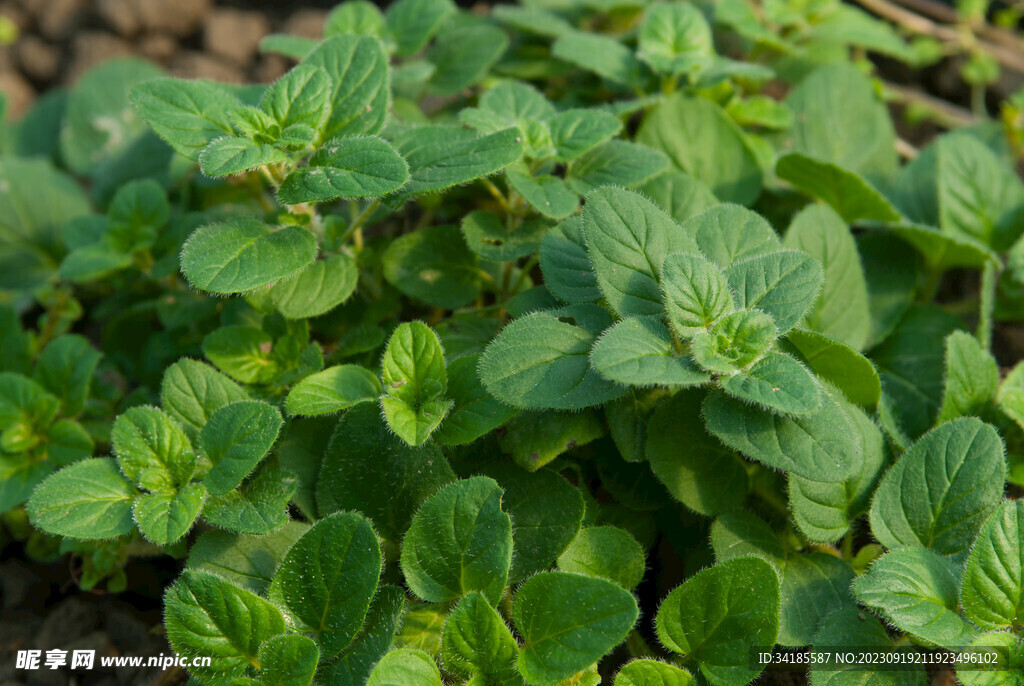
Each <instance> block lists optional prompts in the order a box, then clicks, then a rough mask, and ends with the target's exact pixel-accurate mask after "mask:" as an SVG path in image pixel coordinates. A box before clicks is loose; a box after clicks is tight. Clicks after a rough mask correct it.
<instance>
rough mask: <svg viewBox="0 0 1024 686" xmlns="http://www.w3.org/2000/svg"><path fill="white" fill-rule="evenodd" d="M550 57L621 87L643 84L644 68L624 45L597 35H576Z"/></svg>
mask: <svg viewBox="0 0 1024 686" xmlns="http://www.w3.org/2000/svg"><path fill="white" fill-rule="evenodd" d="M551 55H552V56H553V57H557V58H558V59H560V60H563V61H565V62H568V63H569V64H573V65H575V66H577V67H579V68H581V69H585V70H587V71H590V72H593V73H595V74H597V75H598V76H600V77H602V78H605V79H608V80H609V81H611V82H613V83H616V84H618V85H620V86H628V87H633V86H635V85H636V84H638V83H640V81H641V75H642V73H643V72H642V68H643V67H642V65H641V64H640V62H639V61H638V60H637V59H636V57H635V56H634V55H633V51H632V50H630V49H629V48H627V47H626V46H625V45H623V44H622V43H620V42H618V41H617V40H614V39H612V38H609V37H607V36H602V35H599V34H596V33H586V32H583V31H573V32H572V33H568V34H566V35H564V36H560V37H559V38H558V40H556V41H555V42H554V44H553V45H552V46H551Z"/></svg>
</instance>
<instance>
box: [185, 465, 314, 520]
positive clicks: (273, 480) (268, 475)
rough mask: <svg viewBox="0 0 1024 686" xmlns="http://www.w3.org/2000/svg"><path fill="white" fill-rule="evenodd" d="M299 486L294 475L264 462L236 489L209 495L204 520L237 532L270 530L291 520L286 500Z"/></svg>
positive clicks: (289, 500) (287, 500)
mask: <svg viewBox="0 0 1024 686" xmlns="http://www.w3.org/2000/svg"><path fill="white" fill-rule="evenodd" d="M298 487H299V484H298V481H297V479H296V478H295V475H294V474H292V473H291V472H286V471H284V470H282V469H278V468H277V467H275V466H272V465H271V464H270V463H269V462H264V463H263V464H261V465H260V466H259V467H258V468H257V469H256V471H255V473H254V474H253V475H252V476H251V477H249V478H248V479H247V480H246V481H245V483H243V484H242V485H241V486H239V487H238V488H236V489H234V490H232V491H228V492H227V493H225V494H224V495H211V496H210V497H208V498H207V499H206V504H205V505H203V519H205V520H206V521H207V522H209V523H210V524H213V525H214V526H217V527H220V528H222V529H227V530H228V531H235V532H237V533H243V534H267V533H270V532H271V531H274V530H276V529H279V528H281V527H282V526H285V525H286V524H287V523H288V522H289V521H290V517H289V515H288V503H289V502H291V499H292V497H294V495H295V491H296V490H297V489H298Z"/></svg>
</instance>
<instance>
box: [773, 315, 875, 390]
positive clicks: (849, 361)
mask: <svg viewBox="0 0 1024 686" xmlns="http://www.w3.org/2000/svg"><path fill="white" fill-rule="evenodd" d="M786 343H787V344H788V345H791V346H792V348H793V350H794V352H796V353H797V354H798V355H799V356H800V357H801V358H802V359H803V361H804V362H805V363H806V364H807V366H808V367H810V368H811V370H812V371H813V372H814V373H815V374H817V375H818V377H820V378H821V379H823V380H825V381H828V382H829V383H831V384H833V385H835V386H836V387H837V388H838V389H839V390H840V391H842V393H843V395H845V396H846V398H847V399H848V400H850V402H854V403H857V404H858V405H860V406H861V407H865V408H867V409H873V408H874V407H875V405H877V404H878V401H879V398H880V397H881V393H882V384H881V381H880V379H879V378H878V371H877V370H876V369H875V367H874V365H873V364H871V361H870V360H868V359H867V358H866V357H864V356H863V355H861V354H860V353H858V352H857V351H856V350H854V349H853V348H850V347H848V346H846V345H844V344H843V343H840V342H839V341H835V340H832V339H831V338H828V337H827V336H823V335H822V334H819V333H815V332H813V331H804V330H802V329H793V330H792V331H790V332H789V334H788V335H787V336H786Z"/></svg>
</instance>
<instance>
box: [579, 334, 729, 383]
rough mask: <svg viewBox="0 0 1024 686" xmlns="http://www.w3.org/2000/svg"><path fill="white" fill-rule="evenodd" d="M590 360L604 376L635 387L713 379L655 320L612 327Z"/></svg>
mask: <svg viewBox="0 0 1024 686" xmlns="http://www.w3.org/2000/svg"><path fill="white" fill-rule="evenodd" d="M590 361H591V363H592V364H593V365H594V369H596V370H597V371H598V373H600V374H601V375H602V376H605V377H607V378H609V379H611V380H612V381H617V382H618V383H622V384H627V385H631V386H654V385H663V386H691V385H699V384H702V383H705V382H706V381H708V380H709V379H710V378H711V377H710V376H709V375H708V374H707V373H705V372H703V371H701V370H700V368H699V367H697V365H696V364H694V362H693V359H692V358H691V357H689V356H688V355H679V354H678V353H677V352H676V350H675V348H674V347H673V345H672V336H671V334H670V333H669V331H668V329H667V328H666V327H665V325H664V324H662V323H661V322H659V321H657V320H656V319H654V318H652V317H630V318H627V319H623V320H622V321H620V322H619V323H618V324H615V325H614V326H612V327H611V328H609V329H608V330H607V331H605V332H604V333H603V334H602V335H601V337H600V338H598V339H597V342H596V343H594V348H593V350H591V352H590Z"/></svg>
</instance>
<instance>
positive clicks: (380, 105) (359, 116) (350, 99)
mask: <svg viewBox="0 0 1024 686" xmlns="http://www.w3.org/2000/svg"><path fill="white" fill-rule="evenodd" d="M302 63H303V64H306V65H311V66H315V67H321V68H322V69H323V70H324V71H325V72H327V75H328V76H329V77H330V79H331V93H330V98H329V99H328V103H327V111H328V114H327V121H326V123H325V124H324V126H323V128H322V130H321V135H320V140H326V139H328V138H332V137H334V136H338V135H346V136H354V135H358V134H361V133H369V134H375V133H378V132H380V130H381V128H383V126H384V122H385V121H386V120H387V116H388V106H389V104H390V95H391V89H390V87H389V86H390V78H389V73H388V57H387V54H386V53H385V52H384V46H383V45H381V42H380V41H379V40H377V39H376V38H371V37H369V36H356V35H351V34H349V35H341V36H334V37H331V38H328V39H326V40H324V41H323V42H321V43H320V44H319V45H317V46H316V48H314V49H313V51H312V52H310V53H309V54H308V55H306V57H305V59H304V60H303V61H302Z"/></svg>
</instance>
